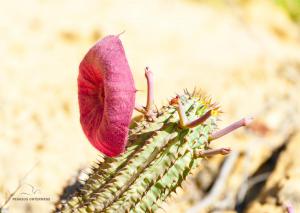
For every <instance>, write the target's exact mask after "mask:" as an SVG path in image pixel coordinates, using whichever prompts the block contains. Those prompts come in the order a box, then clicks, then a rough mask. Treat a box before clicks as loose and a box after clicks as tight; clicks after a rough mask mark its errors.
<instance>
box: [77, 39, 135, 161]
mask: <svg viewBox="0 0 300 213" xmlns="http://www.w3.org/2000/svg"><path fill="white" fill-rule="evenodd" d="M77 82H78V100H79V108H80V123H81V126H82V129H83V131H84V133H85V135H86V136H87V138H88V140H89V141H90V143H91V144H92V145H93V146H94V147H95V148H96V149H97V150H99V151H100V152H102V153H103V154H105V155H106V156H109V157H115V156H118V155H119V154H121V153H122V152H123V151H124V150H125V147H126V144H127V136H128V126H129V124H130V121H131V116H132V112H133V110H134V105H135V93H136V89H135V86H134V80H133V77H132V73H131V70H130V67H129V65H128V62H127V59H126V56H125V52H124V48H123V46H122V42H121V40H120V39H119V36H113V35H110V36H106V37H105V38H103V39H102V40H100V41H99V42H97V43H96V44H95V45H94V46H93V47H92V48H91V49H90V50H89V51H88V53H87V54H86V55H85V57H84V59H83V60H82V61H81V63H80V66H79V75H78V79H77Z"/></svg>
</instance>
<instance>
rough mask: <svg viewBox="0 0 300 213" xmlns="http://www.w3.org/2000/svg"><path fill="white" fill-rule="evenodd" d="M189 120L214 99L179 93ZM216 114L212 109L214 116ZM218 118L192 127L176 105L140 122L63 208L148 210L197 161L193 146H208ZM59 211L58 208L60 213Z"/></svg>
mask: <svg viewBox="0 0 300 213" xmlns="http://www.w3.org/2000/svg"><path fill="white" fill-rule="evenodd" d="M181 101H182V103H183V104H184V107H185V110H186V114H187V116H188V118H189V119H193V118H195V117H199V116H201V115H203V114H204V113H205V112H206V111H208V110H209V109H211V108H212V107H214V109H215V111H216V112H217V111H218V109H216V107H215V105H214V104H211V99H207V98H205V97H203V96H199V95H198V94H196V93H193V94H189V93H188V92H185V95H183V96H181ZM216 114H217V113H214V115H216ZM216 120H217V117H216V116H211V117H210V118H209V119H208V120H207V121H206V122H205V123H203V125H198V126H196V127H195V128H192V129H182V128H180V127H179V126H178V122H179V117H178V114H177V113H176V108H175V107H174V106H171V105H169V106H166V107H163V109H162V111H161V112H160V116H158V118H157V119H156V120H155V121H154V122H148V121H146V120H142V121H140V122H138V123H137V124H136V125H135V127H134V128H132V129H131V131H130V134H129V143H130V146H129V147H128V148H127V151H126V152H125V153H124V154H123V155H121V156H120V157H117V158H107V157H105V158H104V161H103V162H101V163H99V165H98V166H97V167H94V168H93V170H92V172H91V173H90V174H89V178H88V179H87V180H86V182H85V184H84V185H83V187H82V188H81V189H80V190H79V191H78V192H77V193H76V194H74V196H73V197H72V198H71V199H70V200H68V201H66V203H64V204H63V205H62V207H61V209H60V210H61V211H63V212H76V211H77V212H94V211H97V212H115V211H116V210H118V212H122V211H121V210H123V212H127V211H132V212H145V211H147V210H149V209H151V210H152V211H153V210H155V209H157V208H159V204H160V203H161V202H163V201H164V200H165V199H166V198H167V197H168V196H169V195H170V194H171V193H172V192H173V191H175V190H176V188H177V187H179V186H180V185H181V183H182V181H183V180H185V178H186V176H187V175H188V174H189V173H190V171H191V169H192V168H194V167H196V166H197V165H199V163H200V158H197V157H195V155H194V151H195V150H197V149H198V150H201V149H202V150H203V149H205V148H206V143H207V141H208V138H209V135H210V134H211V133H212V132H213V131H214V130H215V129H216ZM60 210H59V211H60Z"/></svg>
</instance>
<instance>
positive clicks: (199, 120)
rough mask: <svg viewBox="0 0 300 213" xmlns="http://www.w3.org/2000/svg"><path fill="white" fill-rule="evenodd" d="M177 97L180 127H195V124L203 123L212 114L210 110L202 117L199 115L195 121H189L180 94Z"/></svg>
mask: <svg viewBox="0 0 300 213" xmlns="http://www.w3.org/2000/svg"><path fill="white" fill-rule="evenodd" d="M176 99H177V111H178V114H179V123H180V127H182V128H193V127H195V126H198V125H200V124H202V123H203V122H204V121H206V120H207V119H208V118H209V117H210V116H211V110H208V111H207V112H206V113H205V114H204V115H202V116H201V117H199V118H197V119H195V120H193V121H189V120H188V118H187V116H186V114H185V111H184V108H183V106H182V103H181V101H180V98H179V96H177V97H176Z"/></svg>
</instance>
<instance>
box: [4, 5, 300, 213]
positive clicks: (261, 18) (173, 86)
mask: <svg viewBox="0 0 300 213" xmlns="http://www.w3.org/2000/svg"><path fill="white" fill-rule="evenodd" d="M0 14H1V17H2V18H1V19H0V40H1V45H0V58H1V63H0V168H1V172H0V202H1V204H2V203H3V202H4V201H5V200H6V199H7V198H8V197H9V195H10V194H11V193H13V192H14V190H15V189H16V188H17V187H18V185H20V183H19V182H20V180H21V188H20V189H19V190H18V191H17V192H16V194H15V197H18V196H20V195H21V193H22V192H23V193H28V194H30V195H29V197H34V196H38V197H49V198H50V201H16V200H11V201H10V202H9V203H8V204H7V205H6V206H5V208H6V209H8V211H9V212H50V211H51V209H53V203H54V202H55V201H56V200H57V198H58V194H59V193H60V192H61V191H62V189H63V187H64V186H65V185H66V184H67V182H68V180H69V179H70V178H71V177H72V176H75V175H76V173H77V171H78V170H79V169H80V168H86V167H87V166H88V165H89V164H90V163H91V162H92V161H93V160H95V159H96V158H97V154H98V153H97V151H95V150H94V149H93V148H92V146H91V145H90V144H89V143H88V141H87V139H86V138H85V137H84V135H83V133H82V130H81V128H80V124H79V113H78V103H77V85H76V83H77V82H76V79H77V74H78V65H79V63H80V60H81V59H82V57H83V56H84V54H85V53H86V51H87V50H88V49H89V47H90V46H91V45H93V43H95V42H96V41H97V40H98V39H100V38H102V37H103V36H105V35H108V34H118V33H120V32H122V31H123V30H125V31H126V32H125V33H124V34H122V35H121V39H122V41H123V44H124V47H125V50H126V54H127V57H128V61H129V63H130V66H131V68H132V72H133V75H134V79H135V82H136V87H137V89H139V90H141V92H139V93H138V95H137V102H139V103H144V102H145V97H146V92H145V91H146V80H145V78H144V71H143V69H144V67H145V66H150V67H151V68H152V70H153V72H154V74H155V100H156V103H157V105H159V106H160V105H161V104H162V103H164V102H166V100H168V99H169V98H170V97H171V96H173V95H174V94H175V92H180V91H182V89H184V88H188V89H189V90H192V89H193V88H194V87H195V86H196V87H198V88H201V89H202V90H203V91H205V92H206V93H208V94H210V95H211V96H212V97H213V98H214V100H217V101H218V102H219V103H220V105H221V106H222V109H223V111H224V112H225V113H224V114H223V117H222V122H220V127H222V126H225V125H226V124H228V123H229V122H232V121H235V120H236V119H239V118H240V117H243V116H248V115H253V116H254V117H255V118H256V119H255V122H254V123H253V125H252V126H250V127H249V128H247V129H244V130H239V131H238V132H236V133H235V134H233V135H229V136H226V137H225V138H224V139H220V140H219V141H218V142H216V143H215V144H213V146H215V147H221V146H230V147H232V149H233V150H235V151H237V152H238V153H239V154H238V158H237V160H236V161H235V164H234V166H233V168H232V170H231V171H230V175H229V177H227V178H224V180H223V182H224V184H223V186H224V187H223V188H222V189H220V190H219V193H218V194H217V195H216V196H215V197H214V199H213V202H212V203H211V204H209V205H208V206H207V208H204V211H209V210H218V209H219V210H220V211H222V212H225V209H226V210H228V211H238V210H239V211H244V210H245V211H247V212H285V205H288V204H290V205H291V206H293V207H294V208H295V209H296V210H297V211H300V206H299V196H300V192H299V188H300V185H299V181H298V178H299V175H298V171H297V170H298V166H299V165H298V161H299V160H297V150H299V148H300V143H299V130H298V127H299V121H300V119H299V115H300V114H299V111H300V109H299V108H300V105H299V91H300V86H299V85H300V84H299V82H300V70H299V68H300V34H299V25H297V24H295V23H293V22H292V21H291V20H290V19H289V17H288V15H287V14H286V13H285V12H284V11H283V10H281V8H279V7H277V6H276V5H274V4H273V3H272V2H271V1H270V2H269V1H247V3H244V4H243V5H240V4H236V3H234V1H224V2H223V3H218V4H217V3H216V4H207V3H205V2H203V1H192V0H190V1H189V0H185V1H183V0H181V1H180V0H176V1H158V0H153V1H137V0H130V1H108V0H102V1H96V0H94V1H84V0H76V1H68V0H60V1H58V0H53V1H46V0H45V1H37V0H28V1H26V3H25V2H20V1H15V0H13V1H5V2H4V1H3V2H1V7H0ZM274 153H275V154H276V153H277V155H278V156H279V157H278V158H276V156H275V155H274ZM272 159H273V160H272ZM274 159H275V160H274ZM223 160H224V157H215V158H213V159H209V160H206V161H204V162H203V167H201V168H199V169H198V170H197V171H195V172H194V175H193V176H191V177H190V178H189V180H188V181H187V182H186V183H185V185H184V187H183V190H178V193H177V195H175V196H174V197H173V198H171V199H169V200H168V202H167V204H165V205H164V209H165V210H166V211H167V212H171V211H172V212H174V213H175V212H185V211H186V210H189V209H190V208H191V207H192V206H194V207H196V206H197V205H198V204H199V202H201V200H203V199H204V197H206V196H207V194H208V193H209V192H210V189H211V188H213V186H214V182H215V181H216V180H217V179H218V174H219V171H220V170H221V169H222V165H223V164H221V163H222V162H223ZM266 162H267V163H266ZM224 164H226V163H224ZM34 165H36V166H35V167H34V168H33V169H32V170H31V168H32V167H33V166H34ZM30 170H31V172H30V173H29V174H28V176H26V178H25V179H22V177H24V175H25V174H26V173H27V172H28V171H30ZM259 175H260V176H259ZM256 177H263V178H261V180H260V181H257V178H256ZM255 178H256V179H255ZM258 182H259V184H260V185H259V186H260V187H259V188H255V187H256V186H257V184H256V183H258ZM252 185H253V187H254V190H252V192H251V190H250V189H251V186H252ZM32 187H33V188H34V190H38V191H37V192H36V193H33V191H34V190H33V191H32ZM248 188H249V190H247V189H248ZM253 191H254V192H253ZM1 204H0V205H1ZM200 204H201V203H200ZM246 209H247V210H246ZM197 211H199V212H200V210H197Z"/></svg>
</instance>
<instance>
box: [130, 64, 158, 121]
mask: <svg viewBox="0 0 300 213" xmlns="http://www.w3.org/2000/svg"><path fill="white" fill-rule="evenodd" d="M145 77H146V79H147V103H146V107H143V106H141V105H139V104H136V105H135V108H134V109H135V110H136V111H138V112H140V113H142V114H144V116H145V117H146V118H147V120H148V121H153V120H154V118H155V117H156V112H155V111H154V109H153V106H154V86H153V84H154V82H153V73H152V71H151V70H150V69H149V67H146V68H145Z"/></svg>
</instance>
